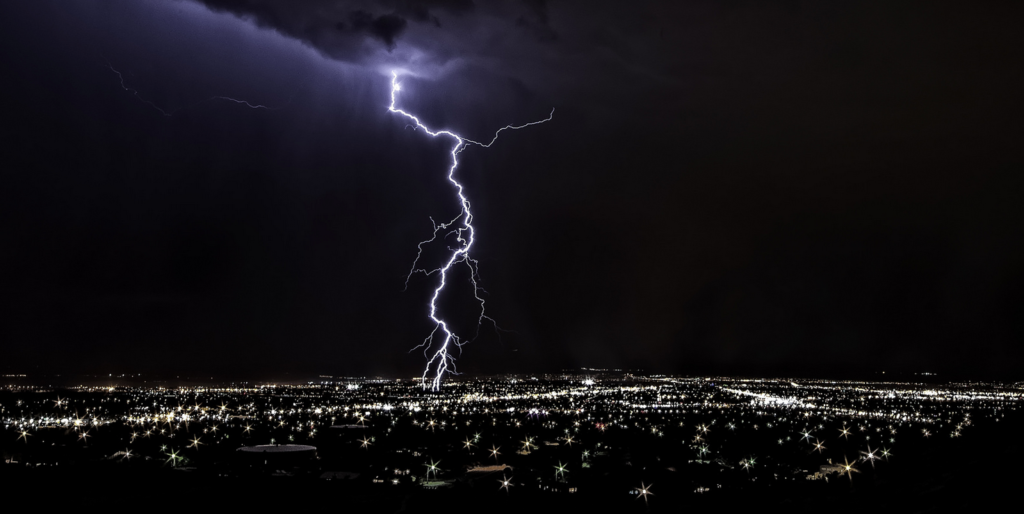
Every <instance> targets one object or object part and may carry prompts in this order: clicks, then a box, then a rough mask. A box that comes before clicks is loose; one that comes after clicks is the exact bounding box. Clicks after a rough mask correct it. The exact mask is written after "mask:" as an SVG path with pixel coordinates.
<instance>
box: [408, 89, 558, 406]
mask: <svg viewBox="0 0 1024 514" xmlns="http://www.w3.org/2000/svg"><path fill="white" fill-rule="evenodd" d="M401 90H402V86H401V84H399V83H398V73H397V72H395V71H392V72H391V105H389V106H388V111H390V112H392V113H395V114H401V115H402V116H405V117H406V118H408V119H409V120H410V121H411V122H412V123H413V128H415V129H420V130H422V131H423V132H426V133H427V134H428V135H429V136H431V137H438V136H442V135H443V136H447V137H450V138H452V139H453V140H454V143H455V144H454V146H452V150H451V155H452V165H451V167H449V168H448V182H451V183H452V185H453V186H455V190H456V193H457V195H458V197H459V205H460V207H461V211H460V212H459V215H458V216H456V217H455V219H453V220H451V221H449V222H448V223H440V224H438V223H436V222H433V219H431V222H432V223H434V235H433V236H432V237H431V238H430V239H427V240H425V241H421V242H420V243H419V245H418V246H417V253H416V260H414V261H413V264H412V268H411V269H410V270H409V274H408V276H406V279H405V283H406V286H408V284H409V278H411V277H412V275H413V274H414V273H423V274H424V275H428V276H429V275H433V274H434V273H437V274H438V275H439V276H440V283H439V284H438V286H437V287H436V288H435V289H434V294H433V295H432V296H431V298H430V308H429V317H430V320H431V321H433V322H434V329H433V330H432V331H431V332H430V334H429V335H428V336H427V337H426V338H425V339H424V340H423V342H422V343H420V344H419V345H417V346H416V347H415V348H413V349H416V348H423V354H424V356H426V357H428V360H427V366H426V368H425V369H424V370H423V376H422V377H421V379H422V381H423V388H424V389H426V388H427V387H428V385H429V387H430V389H432V390H434V391H437V390H438V389H440V388H441V379H442V378H443V377H444V375H445V373H456V372H457V371H456V369H455V357H454V356H453V355H452V353H451V350H452V347H453V346H454V347H456V348H458V349H459V350H461V349H462V345H463V344H465V343H466V342H468V341H467V340H465V339H464V338H463V337H460V336H459V335H457V334H456V333H455V332H454V331H453V330H452V328H451V327H450V326H449V325H448V323H447V322H445V321H444V319H442V318H441V317H439V316H438V313H437V300H438V298H439V297H440V296H441V291H443V290H444V287H445V285H446V284H447V279H448V271H449V270H450V269H451V268H452V266H455V265H456V264H462V263H464V264H465V265H466V266H468V267H469V271H470V283H471V284H472V285H473V295H474V297H475V298H476V300H477V301H478V302H479V303H480V316H479V317H478V318H477V329H478V330H479V328H480V326H481V325H483V322H484V320H487V321H489V322H491V323H492V324H493V323H494V320H493V319H492V318H490V317H489V316H487V313H486V310H485V304H484V299H483V298H481V297H480V292H481V288H480V286H479V284H478V283H477V279H478V277H479V274H478V273H477V262H476V260H474V259H473V258H472V257H470V255H469V250H470V248H472V246H473V242H474V241H475V240H476V233H475V230H474V228H473V224H472V223H473V213H472V211H470V208H469V199H468V198H467V197H466V193H465V188H464V187H463V186H462V184H461V183H459V181H458V180H456V179H455V168H456V167H458V165H459V160H458V155H459V154H460V153H461V152H462V151H463V150H465V149H466V147H467V146H469V145H471V144H472V145H477V146H482V147H484V148H488V147H490V146H491V145H492V144H494V142H495V141H497V140H498V135H499V134H501V132H502V131H503V130H506V129H512V130H518V129H521V128H526V127H529V126H531V125H538V124H540V123H544V122H547V121H551V118H552V117H553V116H554V114H555V110H554V109H552V110H551V114H549V115H548V117H547V118H545V119H543V120H538V121H532V122H530V123H526V124H524V125H506V126H504V127H502V128H500V129H498V131H497V132H495V133H494V138H492V139H491V141H490V142H489V143H481V142H479V141H474V140H472V139H467V138H464V137H462V136H460V135H458V134H456V133H454V132H452V131H450V130H436V131H434V130H430V129H429V128H427V126H426V125H424V124H423V123H422V122H420V120H419V118H417V117H416V116H414V115H412V114H409V113H408V112H406V111H403V110H402V109H398V108H396V107H395V97H396V93H398V92H399V91H401ZM442 231H444V236H442V237H446V236H448V235H451V234H454V235H455V237H456V242H457V243H458V244H457V246H455V247H452V248H450V250H451V255H450V256H449V257H448V260H447V261H445V263H444V265H442V266H441V267H439V268H436V269H433V270H426V269H421V268H417V267H416V265H417V264H418V263H419V259H420V256H421V255H422V254H423V245H425V244H428V243H432V242H434V241H436V240H437V236H438V234H440V233H441V232H442ZM438 330H440V331H441V333H440V334H439V333H438ZM437 340H440V344H435V342H436V341H437ZM431 350H433V354H431V353H430V352H431ZM431 370H433V378H428V377H429V376H430V375H431Z"/></svg>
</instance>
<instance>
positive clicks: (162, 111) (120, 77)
mask: <svg viewBox="0 0 1024 514" xmlns="http://www.w3.org/2000/svg"><path fill="white" fill-rule="evenodd" d="M107 68H109V69H110V71H112V72H114V74H116V75H117V79H118V81H120V83H121V89H123V90H125V91H128V92H129V93H131V94H132V96H134V97H135V98H136V99H138V100H139V101H140V102H142V103H144V104H146V105H148V106H150V107H152V108H154V109H156V110H157V112H159V113H160V114H163V115H164V116H166V117H168V118H170V117H171V116H174V115H175V114H177V113H178V112H180V111H183V110H185V109H191V108H193V107H195V106H197V105H199V104H201V103H205V102H209V101H211V100H224V101H227V102H234V103H236V104H241V105H244V106H246V107H248V108H250V109H266V110H268V111H275V110H277V109H280V107H267V106H266V105H260V104H253V103H250V102H248V101H246V100H239V99H237V98H231V97H230V96H211V97H209V98H206V99H203V100H200V101H198V102H196V103H194V104H191V105H187V106H185V107H181V108H178V109H175V110H173V111H168V110H166V109H164V108H162V107H160V106H159V105H157V104H155V103H153V102H152V101H150V100H146V99H145V98H143V97H142V96H141V95H139V90H137V89H135V88H133V87H129V86H128V85H126V84H125V83H124V75H123V74H122V73H121V72H120V71H117V70H116V69H114V67H113V66H112V65H111V64H110V62H107ZM290 102H291V100H289V103H290Z"/></svg>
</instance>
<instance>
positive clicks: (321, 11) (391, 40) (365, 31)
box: [200, 0, 474, 62]
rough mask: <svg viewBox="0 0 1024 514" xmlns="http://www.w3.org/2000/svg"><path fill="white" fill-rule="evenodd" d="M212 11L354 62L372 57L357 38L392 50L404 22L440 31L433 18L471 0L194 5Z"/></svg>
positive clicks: (469, 6)
mask: <svg viewBox="0 0 1024 514" xmlns="http://www.w3.org/2000/svg"><path fill="white" fill-rule="evenodd" d="M200 1H201V2H202V3H204V4H205V5H207V6H208V7H210V8H211V9H213V10H214V11H225V12H230V13H233V14H235V15H238V16H241V17H243V18H247V19H252V20H253V21H254V22H255V23H257V24H258V25H259V26H261V27H267V28H271V29H274V30H277V31H279V32H280V33H281V34H284V35H286V36H289V37H293V38H296V39H299V40H300V41H304V42H306V43H308V44H310V45H311V46H313V47H314V48H316V49H318V50H320V51H322V52H324V53H325V54H326V55H329V56H332V57H335V58H339V59H342V60H347V61H355V62H359V61H361V60H364V59H366V58H368V57H369V56H370V55H372V54H373V52H372V51H366V50H365V49H362V48H361V45H360V42H361V36H362V35H369V36H370V37H372V38H374V39H376V40H377V41H379V42H381V43H383V44H384V47H385V48H386V49H387V50H388V51H391V50H394V48H395V47H396V45H397V44H398V40H399V37H400V36H401V35H402V33H403V32H405V30H406V27H407V26H408V23H409V20H412V21H414V22H418V23H429V24H431V25H433V26H434V27H435V28H440V27H441V20H440V19H439V18H438V16H437V15H436V14H435V13H437V12H444V13H446V14H451V15H456V16H457V15H461V14H463V13H468V12H472V11H473V9H474V4H473V2H472V1H471V0H401V1H382V2H372V1H362V2H337V1H334V0H305V1H301V2H276V1H273V0H200Z"/></svg>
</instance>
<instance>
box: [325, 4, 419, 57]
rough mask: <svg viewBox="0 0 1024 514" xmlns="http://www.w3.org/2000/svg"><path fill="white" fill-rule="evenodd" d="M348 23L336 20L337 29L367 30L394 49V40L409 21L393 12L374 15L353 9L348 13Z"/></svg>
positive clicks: (390, 48)
mask: <svg viewBox="0 0 1024 514" xmlns="http://www.w3.org/2000/svg"><path fill="white" fill-rule="evenodd" d="M348 20H349V25H347V26H346V25H345V23H344V22H340V21H339V22H338V24H337V28H338V30H341V31H344V30H348V29H349V27H351V30H353V31H356V32H362V31H365V32H368V33H369V34H371V35H373V36H374V37H375V38H377V39H379V40H381V41H383V42H384V44H385V45H386V46H387V48H388V50H389V51H390V50H394V48H395V40H396V39H397V38H398V36H399V35H400V34H401V33H402V32H403V31H404V30H405V26H406V25H407V24H408V23H409V22H407V21H406V20H405V18H402V17H401V16H397V15H394V14H384V15H381V16H377V17H374V16H373V15H372V14H370V13H368V12H366V11H363V10H355V11H352V12H351V13H349V15H348Z"/></svg>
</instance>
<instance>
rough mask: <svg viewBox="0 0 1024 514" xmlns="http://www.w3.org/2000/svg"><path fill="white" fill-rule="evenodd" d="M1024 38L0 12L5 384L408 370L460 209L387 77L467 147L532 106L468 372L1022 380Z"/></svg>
mask: <svg viewBox="0 0 1024 514" xmlns="http://www.w3.org/2000/svg"><path fill="white" fill-rule="evenodd" d="M1022 14H1024V4H1021V3H1020V2H1005V1H993V2H988V1H975V2H942V1H929V2H904V1H900V0H886V1H866V0H863V1H831V0H830V1H797V0H786V1H782V0H774V1H769V0H758V1H741V0H728V1H727V0H678V1H666V2H653V1H646V2H645V1H637V2H600V1H594V0H586V1H583V0H579V1H568V0H567V1H554V0H552V1H544V0H521V1H502V2H474V1H472V0H451V1H444V0H405V1H401V0H390V1H389V0H379V1H369V0H368V1H362V2H339V1H328V0H303V1H290V2H284V1H271V0H208V1H205V2H193V1H173V0H147V1H133V2H120V1H85V0H82V1H65V0H59V1H58V0H33V1H30V2H29V1H25V2H5V3H4V4H3V5H2V6H0V37H2V38H3V45H2V46H0V64H2V66H3V70H4V71H3V77H2V79H0V88H2V98H3V100H4V103H3V115H2V117H0V136H2V139H0V141H2V142H0V145H2V146H0V151H2V152H0V158H2V169H3V172H2V176H3V184H2V185H0V230H2V233H3V240H4V242H3V243H2V244H0V269H3V274H2V278H0V292H2V297H0V298H2V303H0V312H2V315H0V320H2V321H0V344H2V345H3V346H2V347H3V352H2V357H0V370H2V371H3V372H5V373H52V372H65V373H67V372H73V371H80V372H95V373H178V372H180V373H205V374H211V375H220V376H229V375H230V376H253V377H256V376H270V375H275V374H276V375H281V374H284V373H290V374H292V375H296V374H331V375H340V374H348V375H361V374H385V375H388V376H403V377H404V376H412V375H418V374H419V373H420V371H421V370H422V366H423V363H424V358H423V355H422V354H421V353H418V352H412V353H409V350H410V349H411V348H412V347H413V346H415V345H416V344H418V343H419V342H420V341H421V340H422V339H423V337H425V336H426V335H427V334H428V333H429V331H430V330H431V328H432V325H431V323H430V322H429V320H428V319H427V318H426V302H427V300H428V296H429V294H430V292H431V290H432V287H433V284H434V282H433V280H432V279H431V278H426V277H423V276H422V275H420V276H414V277H413V279H412V280H411V281H410V284H409V288H408V290H406V291H403V287H404V283H405V277H406V273H407V272H408V270H409V267H410V265H411V264H412V261H413V259H414V258H415V256H416V243H417V242H419V241H421V240H423V239H427V238H429V237H430V234H431V222H430V217H431V216H432V217H433V218H434V219H435V220H438V221H446V220H448V219H450V218H451V217H452V216H454V215H455V214H456V213H457V212H458V206H457V204H456V203H455V196H454V191H453V189H452V188H451V186H450V184H449V183H448V182H447V181H446V180H445V178H444V174H445V172H446V169H447V166H448V159H449V155H448V151H449V149H450V141H445V140H434V139H431V138H429V137H427V136H425V135H424V134H423V133H422V132H417V131H414V130H412V129H410V128H408V127H407V126H406V122H405V120H404V119H402V118H401V117H398V116H396V115H394V114H391V113H389V112H388V111H387V105H388V102H389V98H388V95H389V92H390V85H389V81H390V71H391V70H392V69H397V70H401V71H402V73H403V77H402V84H403V90H402V93H401V96H400V99H399V105H400V107H402V108H404V109H406V110H408V111H410V112H413V113H415V114H417V115H419V116H420V117H421V118H422V119H423V120H424V121H425V122H426V123H428V124H429V125H431V126H432V127H437V128H450V129H452V130H454V131H456V132H459V133H460V134H463V135H465V136H467V137H470V138H473V139H488V138H489V137H490V135H491V134H493V132H494V130H496V129H497V128H499V127H501V126H504V125H506V124H508V123H525V122H528V121H533V120H536V119H542V118H544V117H546V116H547V115H548V112H549V111H550V110H551V108H555V109H556V110H555V115H554V119H553V120H552V121H551V122H548V123H546V124H543V125H539V126H534V127H530V128H529V129H526V130H521V131H517V132H505V133H503V134H502V137H501V139H499V141H498V142H497V143H496V144H495V145H494V146H493V147H492V148H489V149H482V148H469V149H468V150H466V151H465V152H463V153H462V154H461V156H460V157H461V164H460V167H459V169H458V173H459V177H460V178H461V179H462V180H463V182H464V184H465V185H466V187H467V194H468V195H469V197H470V200H471V201H472V205H473V210H474V214H475V219H474V224H475V226H476V227H477V230H478V238H477V242H476V244H475V246H474V248H473V251H474V254H475V255H474V256H475V257H476V258H477V259H478V260H479V263H480V264H479V266H480V274H481V278H482V285H483V286H484V287H485V288H486V289H487V291H488V294H487V295H486V300H487V302H488V303H487V307H488V313H489V314H490V315H492V316H493V317H494V318H495V319H496V320H497V321H498V323H499V324H500V326H501V327H502V328H504V329H505V330H507V332H503V333H502V334H501V337H498V336H497V335H496V334H495V332H494V331H493V330H490V329H489V328H488V327H485V328H484V330H482V331H481V336H480V337H479V339H477V340H476V341H474V342H473V343H472V344H470V345H468V346H466V347H465V351H464V353H463V355H462V357H461V358H460V360H459V363H460V370H461V371H464V372H468V373H495V372H543V371H558V370H560V369H563V368H578V367H583V366H586V367H621V368H643V369H644V370H646V371H647V372H652V373H658V372H660V373H689V374H698V373H729V374H765V375H779V374H794V375H800V376H829V375H836V374H849V373H873V372H876V371H882V370H886V371H888V372H889V373H899V372H902V373H913V372H924V371H929V372H939V373H942V374H945V375H946V376H961V375H962V376H976V377H979V378H989V377H1012V378H1020V377H1019V376H1018V373H1019V371H1018V370H1019V367H1020V366H1019V364H1020V363H1021V362H1022V361H1024V345H1022V344H1021V343H1022V341H1024V239H1022V235H1024V233H1022V232H1024V231H1022V227H1021V220H1024V206H1022V202H1021V199H1022V194H1024V155H1022V152H1021V149H1022V147H1024V145H1022V144H1021V143H1022V138H1021V136H1022V132H1024V130H1022V123H1024V122H1022V120H1024V117H1022V110H1024V109H1022V102H1021V92H1022V91H1024V72H1022V70H1024V67H1022V63H1024V31H1021V30H1020V28H1021V26H1022V21H1024V16H1022ZM113 70H117V71H118V72H120V73H121V74H122V77H123V80H124V86H126V87H128V88H130V89H129V90H126V89H124V88H123V87H122V83H121V81H120V79H119V77H118V75H117V73H115V72H114V71H113ZM215 96H229V97H232V98H236V99H244V100H246V101H248V102H251V103H252V104H259V105H263V106H266V107H269V108H270V109H251V108H249V107H247V106H245V105H242V104H237V103H234V102H230V101H227V100H223V99H216V98H214V99H211V97H215ZM161 111H165V112H166V113H167V114H170V116H166V115H165V114H164V112H161ZM438 255H440V253H438V254H437V255H433V254H429V252H428V255H426V258H428V259H429V258H439V257H438ZM455 278H456V280H455V281H454V282H453V284H454V286H455V287H456V289H453V290H452V291H453V293H452V296H451V297H450V299H449V301H447V302H445V303H443V304H442V308H443V309H445V310H446V312H448V313H450V316H451V318H452V319H454V320H457V323H460V324H461V325H460V326H461V327H464V328H465V330H470V328H471V325H472V320H473V319H475V315H476V311H475V307H474V304H473V303H472V302H471V301H469V300H471V299H472V298H471V296H469V295H470V291H469V289H467V287H468V286H467V282H465V281H464V280H461V278H465V277H459V276H456V277H455ZM460 286H461V287H460Z"/></svg>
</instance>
